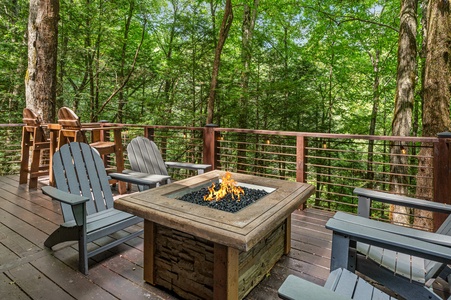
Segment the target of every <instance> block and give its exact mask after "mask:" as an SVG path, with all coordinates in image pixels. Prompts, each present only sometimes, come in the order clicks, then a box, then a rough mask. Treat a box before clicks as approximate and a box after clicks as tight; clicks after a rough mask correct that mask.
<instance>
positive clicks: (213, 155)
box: [203, 124, 219, 170]
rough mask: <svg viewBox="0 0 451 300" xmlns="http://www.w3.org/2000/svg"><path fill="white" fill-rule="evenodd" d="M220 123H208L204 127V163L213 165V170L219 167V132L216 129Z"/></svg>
mask: <svg viewBox="0 0 451 300" xmlns="http://www.w3.org/2000/svg"><path fill="white" fill-rule="evenodd" d="M215 127H218V125H215V124H207V125H205V128H204V152H203V163H204V164H209V165H211V169H212V170H216V168H217V167H219V161H218V147H217V140H218V137H219V133H218V132H217V131H215V130H214V129H215Z"/></svg>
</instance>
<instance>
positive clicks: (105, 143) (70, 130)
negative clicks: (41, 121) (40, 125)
mask: <svg viewBox="0 0 451 300" xmlns="http://www.w3.org/2000/svg"><path fill="white" fill-rule="evenodd" d="M58 124H59V125H60V126H61V129H60V131H59V135H58V148H60V147H61V146H62V145H64V144H66V143H70V142H82V143H88V139H87V137H86V133H87V132H90V133H91V138H92V140H91V141H90V142H89V145H90V146H91V147H93V148H95V149H96V150H97V151H98V152H99V154H100V155H101V156H102V157H103V159H104V165H105V167H107V159H106V156H107V155H109V154H114V155H115V159H116V167H115V170H116V171H117V172H118V173H121V172H122V171H123V170H124V153H123V146H122V139H121V130H122V128H121V127H117V126H115V127H100V126H99V124H88V125H89V126H82V124H81V122H80V118H79V117H78V116H77V115H76V114H75V112H74V111H73V110H71V109H70V108H68V107H61V108H60V109H59V110H58ZM107 131H111V132H112V134H113V138H114V139H113V141H110V140H107V139H105V138H104V137H105V136H106V132H107ZM119 192H120V193H121V194H123V193H124V192H125V185H124V184H122V183H121V184H120V185H119Z"/></svg>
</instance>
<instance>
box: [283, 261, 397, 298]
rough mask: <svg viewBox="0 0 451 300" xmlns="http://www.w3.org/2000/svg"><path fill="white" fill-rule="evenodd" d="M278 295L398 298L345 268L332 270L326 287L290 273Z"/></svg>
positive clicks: (288, 296)
mask: <svg viewBox="0 0 451 300" xmlns="http://www.w3.org/2000/svg"><path fill="white" fill-rule="evenodd" d="M278 295H279V297H280V298H282V299H285V300H303V299H309V300H350V299H365V300H373V299H377V300H391V299H396V298H395V297H392V296H390V295H388V294H386V293H385V292H383V291H381V290H379V289H377V288H375V287H374V286H372V285H371V284H369V283H368V282H366V281H365V280H363V279H362V278H360V277H358V276H357V275H356V274H354V273H352V272H349V271H348V270H346V269H343V268H339V269H335V270H333V271H332V272H330V274H329V277H328V278H327V281H326V283H325V285H324V287H322V286H319V285H316V284H314V283H312V282H309V281H307V280H304V279H302V278H300V277H297V276H295V275H288V277H287V279H285V281H284V282H283V283H282V285H281V286H280V288H279V290H278Z"/></svg>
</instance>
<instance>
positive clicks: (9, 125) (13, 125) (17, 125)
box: [0, 124, 25, 127]
mask: <svg viewBox="0 0 451 300" xmlns="http://www.w3.org/2000/svg"><path fill="white" fill-rule="evenodd" d="M23 126H25V124H0V127H23Z"/></svg>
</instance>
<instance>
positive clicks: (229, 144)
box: [0, 124, 450, 219]
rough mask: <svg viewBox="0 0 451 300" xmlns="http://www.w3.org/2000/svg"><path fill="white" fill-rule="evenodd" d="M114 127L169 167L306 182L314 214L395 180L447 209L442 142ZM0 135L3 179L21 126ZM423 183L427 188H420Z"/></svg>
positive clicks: (348, 204)
mask: <svg viewBox="0 0 451 300" xmlns="http://www.w3.org/2000/svg"><path fill="white" fill-rule="evenodd" d="M104 125H111V124H104ZM114 125H118V124H114ZM119 125H120V126H124V130H123V131H122V138H123V143H124V145H125V146H126V145H127V143H128V142H129V141H130V140H131V139H132V138H134V137H136V136H140V135H141V136H142V135H144V136H147V137H149V138H150V139H152V140H154V141H155V142H156V144H157V145H158V146H159V148H160V150H161V152H162V155H163V158H164V159H165V160H167V161H169V160H171V161H185V162H193V163H202V162H203V163H209V164H211V165H213V167H214V168H215V169H220V170H229V171H234V172H241V173H247V174H253V175H258V176H266V177H273V178H280V179H284V180H292V181H296V180H297V181H301V182H308V183H311V184H313V185H314V186H315V187H316V193H315V194H314V196H312V197H311V199H310V200H309V201H308V205H309V206H311V207H315V208H319V209H325V210H331V211H338V210H340V211H349V212H356V209H357V198H356V196H354V195H353V194H352V191H353V189H354V188H355V187H368V188H372V189H377V190H382V191H390V190H391V188H392V178H393V177H394V176H396V177H397V182H398V185H403V186H404V187H405V189H404V190H405V191H406V194H407V195H408V196H415V194H416V191H417V189H418V188H421V189H423V190H425V189H426V190H427V189H429V190H430V189H431V187H433V186H435V187H437V186H439V187H443V186H444V185H445V186H446V187H445V188H444V189H442V188H440V189H437V188H435V193H431V195H433V198H434V199H433V200H434V201H439V202H446V201H447V199H446V197H447V195H449V191H448V190H447V186H448V185H449V184H448V182H449V177H450V174H448V173H449V166H448V157H450V156H449V143H448V141H449V140H448V136H447V135H444V138H439V137H430V138H425V137H393V136H363V135H343V134H324V133H305V132H287V131H268V130H247V129H234V128H220V127H216V126H213V125H211V126H206V127H180V126H144V125H125V124H119ZM0 129H1V130H0V142H1V143H3V145H4V147H3V150H1V151H0V163H1V170H0V172H1V174H2V175H5V174H14V173H18V171H19V162H20V141H21V126H20V125H17V124H16V125H4V126H1V127H0ZM393 144H394V145H397V146H396V147H398V148H399V149H398V151H395V152H393V153H391V149H392V150H393V149H395V150H396V149H397V148H396V147H395V148H392V147H391V145H393ZM422 149H423V150H429V151H426V153H428V154H426V155H421V156H420V153H423V151H421V152H420V150H422ZM393 156H397V157H398V158H401V159H398V160H399V162H398V163H396V164H393V163H392V161H393V160H392V158H393ZM420 160H422V161H428V160H429V161H433V162H434V164H435V165H436V167H435V172H436V175H435V176H433V175H432V174H433V169H432V168H431V167H422V169H421V174H429V175H421V176H423V178H422V180H418V178H419V176H420V172H419V170H420V168H419V161H420ZM429 165H431V164H429ZM437 166H438V167H437ZM426 168H430V169H429V170H427V169H426ZM396 169H398V170H402V173H399V171H394V170H396ZM176 172H177V173H174V174H171V175H172V176H173V177H175V178H176V179H179V178H184V177H187V176H191V175H193V174H192V173H190V172H191V171H182V170H178V171H176ZM185 172H186V173H185ZM437 172H439V173H437ZM437 174H440V175H437ZM421 182H429V183H433V184H431V185H427V186H421ZM429 200H432V199H429ZM389 214H390V211H389V207H388V206H387V205H384V204H381V203H375V204H374V205H373V211H372V216H373V217H374V218H379V219H388V218H389Z"/></svg>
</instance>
